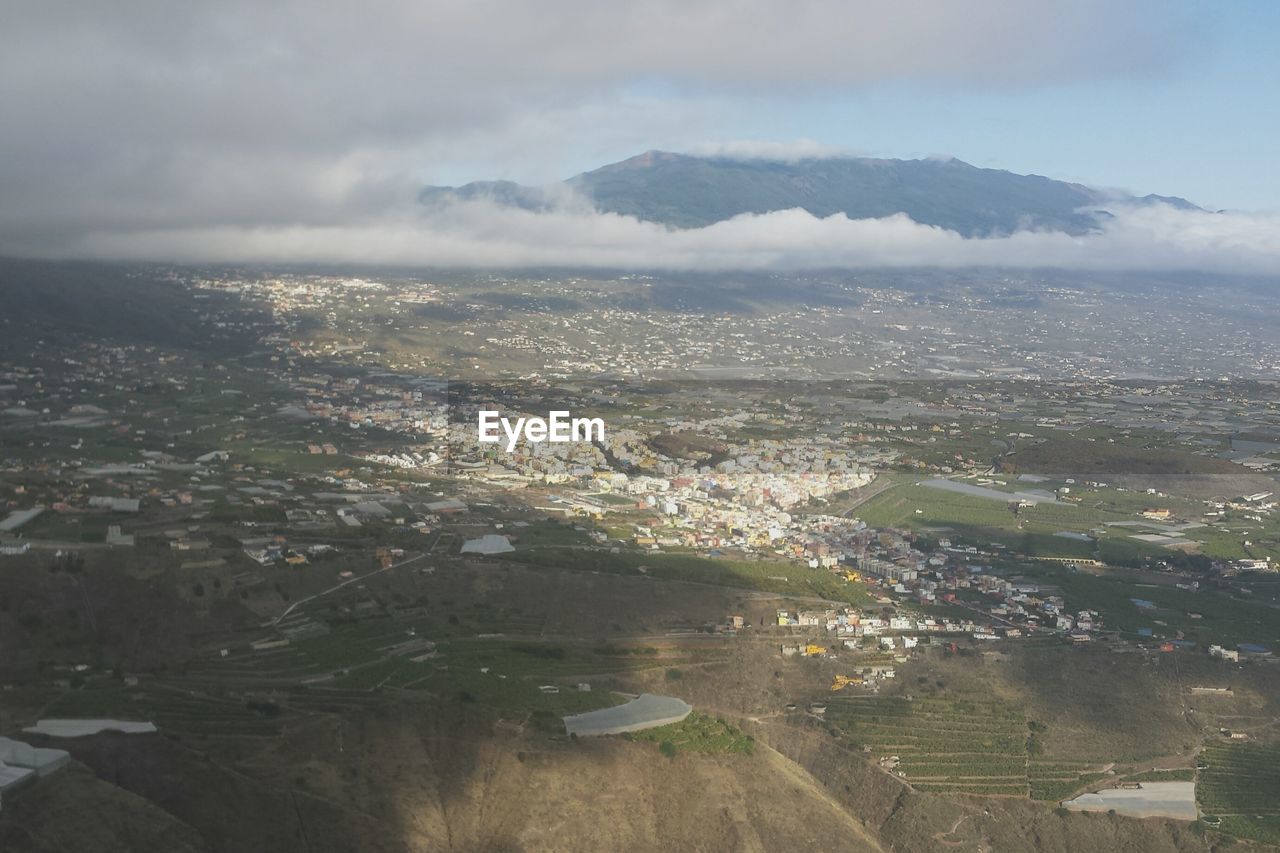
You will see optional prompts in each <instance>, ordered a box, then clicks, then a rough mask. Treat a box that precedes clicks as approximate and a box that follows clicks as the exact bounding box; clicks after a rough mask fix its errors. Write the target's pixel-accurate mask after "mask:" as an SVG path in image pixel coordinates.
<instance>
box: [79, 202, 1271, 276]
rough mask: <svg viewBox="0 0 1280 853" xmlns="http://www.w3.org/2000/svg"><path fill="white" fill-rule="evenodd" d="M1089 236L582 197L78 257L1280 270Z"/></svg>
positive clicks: (192, 235) (1141, 232) (1192, 232)
mask: <svg viewBox="0 0 1280 853" xmlns="http://www.w3.org/2000/svg"><path fill="white" fill-rule="evenodd" d="M1113 212H1114V216H1113V218H1111V219H1110V220H1108V222H1107V223H1106V225H1105V226H1104V227H1103V230H1101V231H1099V232H1098V233H1096V234H1090V235H1086V236H1081V237H1074V236H1071V235H1068V234H1064V233H1062V232H1033V231H1024V232H1019V233H1016V234H1012V235H1010V236H1006V237H993V238H970V239H966V238H963V237H961V236H960V235H959V234H957V233H955V232H953V231H947V230H944V229H942V228H937V227H934V226H928V225H921V224H919V223H916V222H914V221H912V220H911V219H910V218H908V217H907V216H905V215H902V214H899V215H895V216H890V217H885V218H881V219H849V218H848V217H846V216H845V215H843V214H837V215H835V216H830V217H826V218H817V217H814V216H813V215H812V214H810V213H808V212H806V211H804V210H799V209H796V210H784V211H775V212H772V213H767V214H743V215H741V216H737V217H734V218H733V219H729V220H725V221H723V222H718V223H716V224H714V225H710V226H707V227H705V228H693V229H684V230H681V229H672V228H668V227H666V226H663V225H658V224H655V223H651V222H643V221H640V220H637V219H635V218H634V217H630V216H622V215H618V214H613V213H600V212H596V211H593V210H590V209H589V208H588V207H587V206H586V205H584V204H571V205H566V206H564V207H560V208H556V209H553V210H550V211H542V212H534V211H529V210H523V209H518V208H514V207H508V206H502V205H499V204H496V203H494V202H492V201H489V200H472V201H466V202H456V203H450V204H446V205H442V206H439V207H436V208H432V209H429V210H416V211H409V210H406V211H404V212H402V214H401V215H399V216H397V217H392V218H379V219H374V220H370V221H366V222H363V223H361V224H357V225H336V226H314V227H311V226H283V227H273V228H261V227H259V228H245V227H235V226H217V227H212V228H170V229H160V230H150V231H123V232H97V233H94V234H91V235H89V236H87V237H86V238H85V239H84V240H82V241H81V242H79V243H78V244H77V245H76V251H77V252H78V253H80V254H82V255H86V256H91V257H108V258H131V259H149V258H155V257H165V258H172V259H175V260H183V261H227V262H234V261H261V262H299V261H311V262H320V263H334V264H389V265H405V266H445V267H482V268H483V267H487V268H495V267H508V268H516V267H581V268H593V267H594V268H605V269H648V270H707V271H711V270H780V271H781V270H802V269H820V268H829V267H952V268H955V267H977V266H982V267H987V266H994V267H1021V268H1043V267H1063V268H1071V269H1081V270H1202V271H1212V272H1222V273H1230V274H1243V275H1262V276H1275V275H1280V218H1278V217H1275V216H1269V215H1260V214H1257V215H1255V214H1232V213H1208V212H1204V211H1186V210H1178V209H1175V208H1172V207H1169V206H1164V205H1153V206H1144V207H1131V208H1117V209H1115V210H1114V211H1113Z"/></svg>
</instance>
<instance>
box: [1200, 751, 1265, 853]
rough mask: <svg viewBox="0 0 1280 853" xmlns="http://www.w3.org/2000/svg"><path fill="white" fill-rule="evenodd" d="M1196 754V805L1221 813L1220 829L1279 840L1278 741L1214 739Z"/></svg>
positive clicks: (1207, 811) (1210, 813) (1211, 814)
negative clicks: (1198, 764) (1227, 741)
mask: <svg viewBox="0 0 1280 853" xmlns="http://www.w3.org/2000/svg"><path fill="white" fill-rule="evenodd" d="M1200 760H1201V762H1203V763H1204V764H1205V765H1207V768H1206V769H1205V770H1202V771H1200V781H1199V783H1198V784H1197V785H1196V800H1197V801H1198V802H1199V805H1200V811H1201V812H1202V813H1203V814H1204V815H1205V816H1206V817H1216V818H1220V819H1221V821H1222V823H1221V825H1220V826H1219V827H1218V829H1219V830H1220V831H1222V832H1225V833H1229V834H1231V835H1236V836H1239V837H1241V838H1251V839H1254V840H1257V841H1262V842H1265V843H1267V844H1280V747H1277V746H1263V745H1261V744H1213V745H1211V746H1209V747H1207V748H1206V749H1205V751H1204V752H1202V753H1201V754H1200Z"/></svg>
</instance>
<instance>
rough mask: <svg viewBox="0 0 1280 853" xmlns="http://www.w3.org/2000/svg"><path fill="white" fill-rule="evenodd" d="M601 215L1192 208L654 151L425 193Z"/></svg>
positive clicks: (929, 167) (1052, 183)
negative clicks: (570, 199) (533, 181)
mask: <svg viewBox="0 0 1280 853" xmlns="http://www.w3.org/2000/svg"><path fill="white" fill-rule="evenodd" d="M564 189H569V190H572V191H575V192H576V193H578V194H580V195H581V196H582V197H583V198H585V199H586V200H587V201H589V202H590V203H591V204H592V205H593V206H594V207H595V208H596V209H597V210H600V211H602V212H607V213H617V214H623V215H629V216H635V217H636V218H638V219H641V220H646V221H651V222H657V223H661V224H663V225H668V226H670V227H674V228H700V227H705V226H707V225H712V224H714V223H716V222H720V221H723V220H725V219H730V218H732V217H734V216H738V215H741V214H744V213H753V214H763V213H769V212H773V211H778V210H789V209H794V208H801V209H804V210H806V211H808V212H809V213H811V214H813V215H814V216H817V217H820V218H824V217H828V216H833V215H836V214H844V215H845V216H848V217H849V218H851V219H868V218H883V217H886V216H893V215H895V214H905V215H907V216H909V217H910V218H911V219H913V220H914V221H916V222H918V223H920V224H923V225H933V226H937V227H940V228H945V229H947V230H951V231H956V232H958V233H959V234H961V235H962V236H965V237H985V236H1003V235H1007V234H1012V233H1014V232H1017V231H1026V230H1054V231H1064V232H1066V233H1069V234H1074V235H1081V234H1087V233H1089V232H1091V231H1096V230H1098V229H1099V228H1100V227H1101V225H1102V224H1103V223H1104V222H1105V221H1106V219H1107V218H1109V217H1110V215H1111V214H1110V213H1109V212H1108V211H1107V208H1108V207H1110V206H1115V205H1137V206H1146V205H1152V204H1166V205H1171V206H1173V207H1176V208H1179V209H1183V210H1199V209H1200V208H1199V207H1197V206H1196V205H1194V204H1192V203H1191V202H1189V201H1187V200H1186V199H1183V198H1179V197H1176V196H1159V195H1147V196H1141V197H1139V196H1132V195H1127V194H1123V193H1117V192H1111V191H1105V190H1100V189H1096V188H1092V187H1088V186H1085V185H1084V184H1078V183H1071V182H1066V181H1058V180H1054V179H1052V178H1047V177H1044V176H1042V175H1021V174H1017V173H1015V172H1010V171H1007V170H1003V169H988V168H981V167H978V166H973V165H971V164H969V163H966V162H964V161H962V160H958V159H955V158H949V159H943V158H928V159H920V160H897V159H888V158H867V157H852V156H848V157H845V156H838V157H803V158H797V159H794V160H781V159H764V158H761V159H743V158H735V157H728V156H720V155H713V156H700V155H693V154H677V153H673V152H669V151H659V150H650V151H646V152H644V153H642V154H638V155H635V156H633V157H629V158H627V159H625V160H621V161H619V162H616V163H610V164H607V165H604V166H601V167H599V168H597V169H593V170H591V171H588V172H583V173H581V174H579V175H575V176H574V177H572V178H569V179H568V180H566V181H564V182H562V183H561V184H559V185H555V186H554V187H552V188H539V187H529V186H525V185H522V184H518V183H514V182H511V181H476V182H472V183H469V184H465V185H463V186H460V187H426V188H424V189H423V190H422V191H421V193H420V196H419V199H420V201H422V202H423V203H426V204H433V203H440V202H446V201H450V200H462V201H466V200H476V199H490V200H493V201H496V202H498V203H500V204H506V205H514V206H517V207H520V208H523V209H528V210H535V211H539V212H542V211H546V210H550V209H554V208H556V207H557V206H559V205H560V204H561V203H562V201H563V190H564Z"/></svg>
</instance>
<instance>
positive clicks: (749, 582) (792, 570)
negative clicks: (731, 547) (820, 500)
mask: <svg viewBox="0 0 1280 853" xmlns="http://www.w3.org/2000/svg"><path fill="white" fill-rule="evenodd" d="M498 559H501V560H509V561H512V562H517V563H523V564H525V565H527V566H530V567H544V568H553V569H563V570H567V571H591V572H610V573H613V574H624V575H648V576H650V577H656V578H662V579H664V580H675V581H689V582H692V583H705V584H714V585H716V586H726V587H734V588H739V589H756V590H761V591H763V592H775V593H779V594H782V595H812V596H818V597H820V598H825V599H827V600H829V601H845V602H849V603H851V604H865V603H866V602H868V601H869V600H870V599H869V597H868V595H867V592H866V590H865V589H864V588H863V587H862V585H860V584H857V583H851V582H849V581H845V580H843V579H841V578H838V577H836V576H835V575H834V574H832V573H831V572H829V571H827V570H826V569H810V568H808V567H806V566H803V565H800V564H799V563H794V562H782V561H779V560H734V559H709V558H706V557H699V556H697V555H694V554H687V553H686V554H682V553H664V554H641V553H635V552H623V553H621V554H611V553H609V552H607V551H603V550H588V549H583V548H578V549H570V548H544V549H540V550H537V551H526V552H517V553H515V554H504V555H502V556H500V557H499V558H498Z"/></svg>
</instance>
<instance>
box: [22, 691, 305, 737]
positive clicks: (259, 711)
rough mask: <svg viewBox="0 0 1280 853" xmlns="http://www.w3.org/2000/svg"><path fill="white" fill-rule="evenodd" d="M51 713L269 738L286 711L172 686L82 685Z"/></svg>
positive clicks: (182, 730) (183, 732) (204, 734)
mask: <svg viewBox="0 0 1280 853" xmlns="http://www.w3.org/2000/svg"><path fill="white" fill-rule="evenodd" d="M45 713H47V714H48V715H50V716H54V717H114V718H121V719H129V720H149V721H150V722H153V723H155V724H156V726H157V727H158V728H159V729H160V731H161V732H165V733H169V734H179V735H190V736H202V737H210V736H227V737H273V736H275V735H278V734H280V731H281V724H282V723H283V722H285V721H286V720H287V719H288V718H289V717H290V715H289V714H288V713H287V712H286V711H285V710H284V709H282V708H281V707H280V706H279V705H277V704H276V703H274V702H269V701H257V700H253V699H247V700H240V699H236V698H230V697H219V696H213V695H209V694H206V693H203V692H201V691H200V690H198V689H180V688H179V687H177V686H176V685H174V686H170V685H149V686H147V687H145V688H139V689H129V688H125V687H123V686H120V685H118V684H108V685H101V686H86V687H84V688H82V689H80V690H73V691H69V692H67V693H65V694H63V695H62V696H61V697H59V698H58V699H57V700H55V701H54V702H53V704H51V705H50V706H49V707H48V708H47V709H46V711H45Z"/></svg>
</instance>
